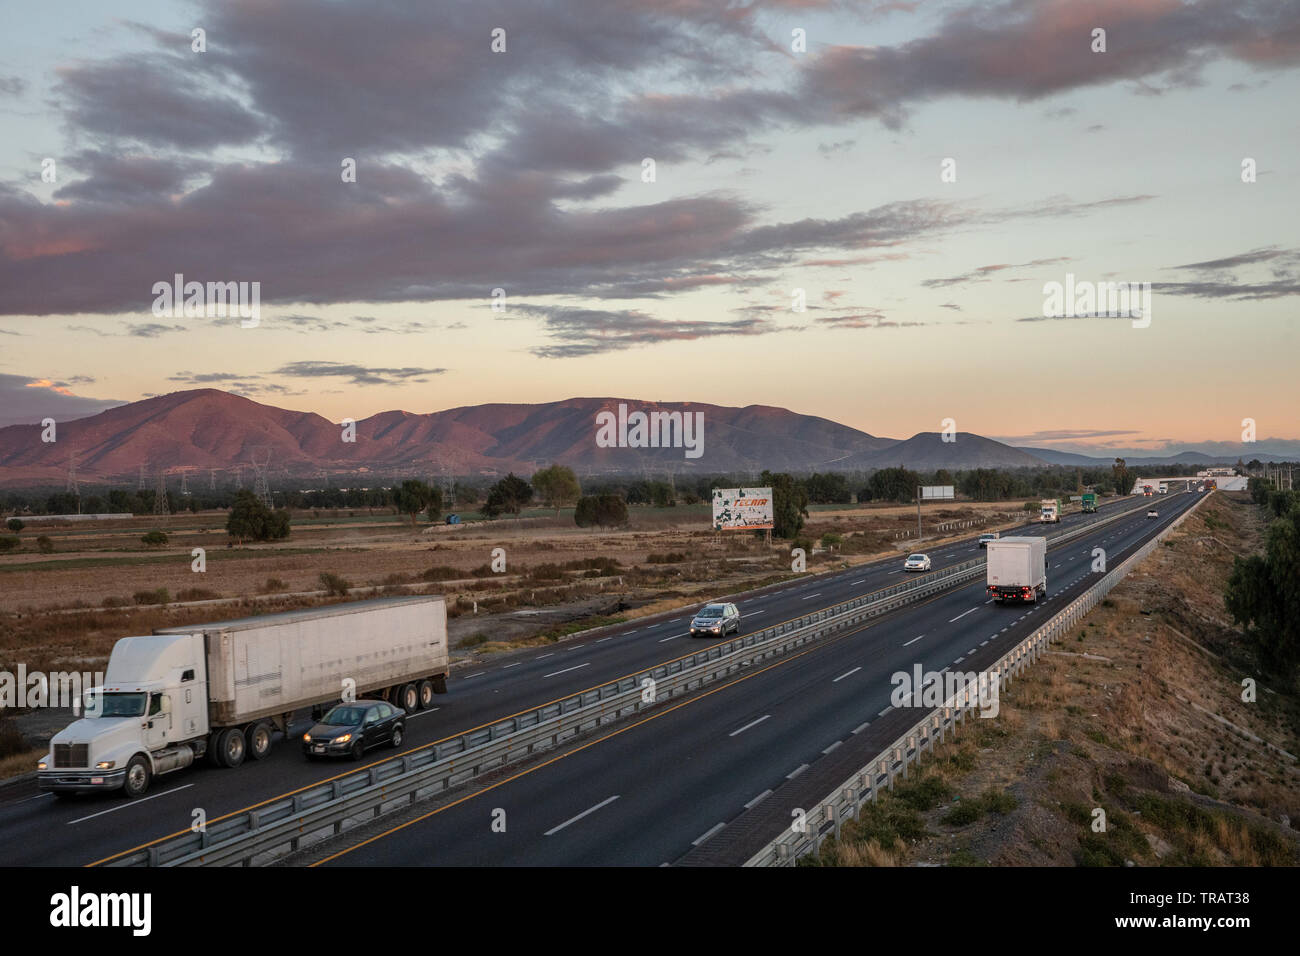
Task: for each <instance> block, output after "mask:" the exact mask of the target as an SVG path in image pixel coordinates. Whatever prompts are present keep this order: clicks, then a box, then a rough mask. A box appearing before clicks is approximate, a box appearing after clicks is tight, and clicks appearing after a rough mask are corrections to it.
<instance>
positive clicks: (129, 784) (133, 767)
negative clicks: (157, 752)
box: [122, 755, 153, 798]
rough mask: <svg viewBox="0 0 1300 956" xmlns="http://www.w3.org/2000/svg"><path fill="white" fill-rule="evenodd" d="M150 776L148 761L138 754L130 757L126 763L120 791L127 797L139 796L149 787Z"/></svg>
mask: <svg viewBox="0 0 1300 956" xmlns="http://www.w3.org/2000/svg"><path fill="white" fill-rule="evenodd" d="M152 776H153V774H152V773H150V771H149V761H147V760H145V759H144V758H143V757H141V756H138V755H137V756H135V757H132V758H131V762H130V763H128V764H127V765H126V782H125V783H123V784H122V792H123V793H125V794H126V795H127V797H129V798H135V797H138V796H140V794H142V793H144V792H145V791H146V790H148V789H149V779H150V778H151V777H152Z"/></svg>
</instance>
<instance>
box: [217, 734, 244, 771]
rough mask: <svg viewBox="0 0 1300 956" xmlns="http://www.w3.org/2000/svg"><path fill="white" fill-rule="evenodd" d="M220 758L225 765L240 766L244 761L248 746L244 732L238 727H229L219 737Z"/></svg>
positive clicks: (222, 764)
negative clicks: (245, 742)
mask: <svg viewBox="0 0 1300 956" xmlns="http://www.w3.org/2000/svg"><path fill="white" fill-rule="evenodd" d="M217 750H218V751H219V755H218V759H220V760H221V766H223V767H238V766H239V765H240V764H241V763H243V762H244V754H245V753H246V748H245V746H244V733H243V731H241V730H240V729H239V728H238V727H227V728H226V729H225V730H223V731H222V732H221V736H220V737H218V738H217Z"/></svg>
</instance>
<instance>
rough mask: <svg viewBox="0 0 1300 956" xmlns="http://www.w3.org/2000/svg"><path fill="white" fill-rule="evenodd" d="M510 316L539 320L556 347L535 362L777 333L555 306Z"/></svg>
mask: <svg viewBox="0 0 1300 956" xmlns="http://www.w3.org/2000/svg"><path fill="white" fill-rule="evenodd" d="M510 309H511V311H512V312H521V313H523V314H525V315H528V316H532V317H535V318H540V319H542V320H543V329H544V330H545V332H546V333H547V335H549V336H550V337H551V338H553V339H555V340H557V341H558V344H556V345H544V346H539V347H537V348H534V349H532V350H531V351H532V353H533V354H534V355H536V356H538V357H539V358H574V357H577V356H583V355H595V354H599V353H602V352H614V351H620V350H623V349H628V348H632V347H634V346H644V345H654V344H657V343H661V342H674V341H694V340H696V339H703V338H717V337H725V336H736V335H742V336H752V335H767V334H770V333H772V332H777V331H781V330H780V328H779V327H778V326H776V325H775V324H773V323H771V322H769V321H768V320H766V319H761V318H745V319H734V320H729V321H722V322H710V321H696V320H672V319H658V318H655V317H653V316H651V315H647V314H646V313H645V312H642V311H640V310H637V309H624V310H620V311H610V310H606V309H582V308H573V307H569V306H559V305H555V306H552V305H528V304H523V305H512V306H511V307H510Z"/></svg>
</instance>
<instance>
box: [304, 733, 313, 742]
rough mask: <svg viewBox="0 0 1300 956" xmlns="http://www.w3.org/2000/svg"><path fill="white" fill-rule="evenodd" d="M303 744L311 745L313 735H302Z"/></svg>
mask: <svg viewBox="0 0 1300 956" xmlns="http://www.w3.org/2000/svg"><path fill="white" fill-rule="evenodd" d="M302 742H303V743H305V744H309V743H311V733H310V732H308V733H305V734H303V735H302Z"/></svg>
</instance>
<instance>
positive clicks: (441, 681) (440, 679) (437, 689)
mask: <svg viewBox="0 0 1300 956" xmlns="http://www.w3.org/2000/svg"><path fill="white" fill-rule="evenodd" d="M433 692H434V693H435V694H445V693H447V675H446V674H439V675H438V676H437V677H435V678H434V679H433Z"/></svg>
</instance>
